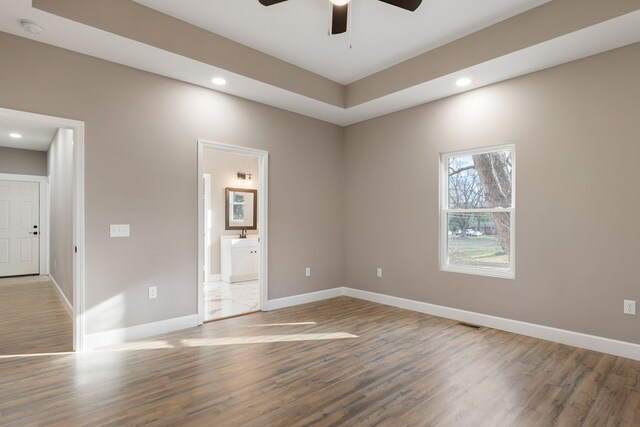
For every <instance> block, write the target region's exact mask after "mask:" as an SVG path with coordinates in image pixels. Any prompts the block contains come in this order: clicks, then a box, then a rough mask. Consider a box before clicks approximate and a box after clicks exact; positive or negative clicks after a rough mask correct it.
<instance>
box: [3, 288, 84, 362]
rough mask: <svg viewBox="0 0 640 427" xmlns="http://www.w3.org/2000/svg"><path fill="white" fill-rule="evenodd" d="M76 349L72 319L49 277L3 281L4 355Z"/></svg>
mask: <svg viewBox="0 0 640 427" xmlns="http://www.w3.org/2000/svg"><path fill="white" fill-rule="evenodd" d="M72 350H73V332H72V324H71V316H70V315H69V313H68V312H67V309H66V308H65V306H64V303H63V302H62V300H61V299H60V296H59V295H58V291H56V289H55V288H54V285H53V283H51V281H50V280H49V279H48V278H46V277H41V276H31V277H15V278H3V279H0V356H2V355H12V354H34V353H59V352H67V351H72Z"/></svg>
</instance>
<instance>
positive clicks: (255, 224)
mask: <svg viewBox="0 0 640 427" xmlns="http://www.w3.org/2000/svg"><path fill="white" fill-rule="evenodd" d="M199 160H200V161H199V172H200V175H199V178H200V182H201V193H200V194H202V195H203V197H202V203H200V205H201V206H200V228H201V239H200V240H201V242H200V244H201V250H200V252H201V261H202V262H201V266H202V279H201V280H199V286H200V289H199V298H200V301H199V310H198V311H199V315H200V319H201V321H202V322H208V321H213V320H219V319H224V318H227V317H233V316H238V315H243V314H248V313H252V312H256V311H259V310H261V309H262V307H263V304H262V301H263V297H264V296H265V295H264V292H265V288H266V286H265V285H266V280H265V277H263V274H264V273H263V272H264V271H266V266H265V265H263V264H264V263H265V262H266V253H263V251H264V249H263V248H265V245H264V242H265V241H266V239H265V234H266V224H265V219H264V218H263V216H264V214H265V213H266V210H265V209H264V208H263V206H262V203H266V194H263V191H265V189H266V186H265V183H264V182H263V179H264V178H265V174H264V171H263V168H265V167H266V153H265V152H260V151H258V150H251V149H246V148H241V147H233V146H227V145H221V144H212V143H205V142H202V141H201V142H200V156H199Z"/></svg>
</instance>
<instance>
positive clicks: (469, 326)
mask: <svg viewBox="0 0 640 427" xmlns="http://www.w3.org/2000/svg"><path fill="white" fill-rule="evenodd" d="M458 325H460V326H466V327H467V328H473V329H482V326H480V325H474V324H473V323H467V322H458Z"/></svg>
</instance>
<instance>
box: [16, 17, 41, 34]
mask: <svg viewBox="0 0 640 427" xmlns="http://www.w3.org/2000/svg"><path fill="white" fill-rule="evenodd" d="M20 26H22V29H23V30H25V31H26V32H27V33H31V34H35V35H36V36H39V35H40V34H42V33H43V32H44V29H43V28H42V27H41V26H40V25H38V24H36V23H35V22H33V21H29V20H28V19H21V20H20Z"/></svg>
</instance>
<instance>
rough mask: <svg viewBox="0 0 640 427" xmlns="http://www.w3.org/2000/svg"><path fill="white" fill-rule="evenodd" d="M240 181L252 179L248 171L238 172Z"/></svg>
mask: <svg viewBox="0 0 640 427" xmlns="http://www.w3.org/2000/svg"><path fill="white" fill-rule="evenodd" d="M241 181H249V182H251V181H252V177H251V174H250V173H244V172H238V182H241Z"/></svg>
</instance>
